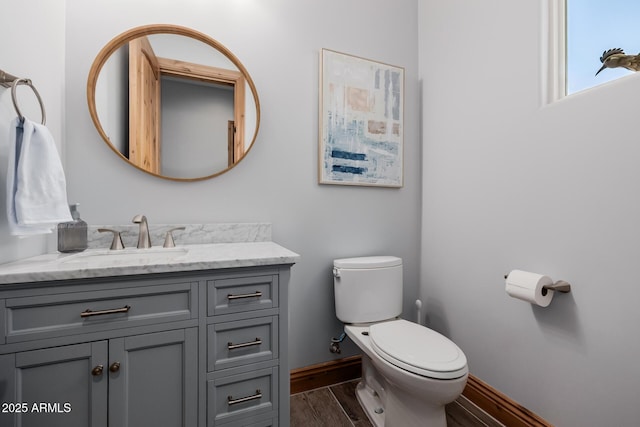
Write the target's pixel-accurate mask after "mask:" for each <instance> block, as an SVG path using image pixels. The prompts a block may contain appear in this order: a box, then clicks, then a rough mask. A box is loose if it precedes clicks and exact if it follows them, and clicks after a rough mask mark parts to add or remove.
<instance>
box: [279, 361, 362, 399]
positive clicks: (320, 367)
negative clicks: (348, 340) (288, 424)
mask: <svg viewBox="0 0 640 427" xmlns="http://www.w3.org/2000/svg"><path fill="white" fill-rule="evenodd" d="M361 372H362V358H361V356H351V357H345V358H344V359H338V360H332V361H330V362H324V363H319V364H317V365H312V366H307V367H304V368H298V369H293V370H292V371H291V394H295V393H301V392H303V391H307V390H313V389H314V388H319V387H325V386H328V385H332V384H338V383H342V382H345V381H349V380H354V379H356V378H360V375H361Z"/></svg>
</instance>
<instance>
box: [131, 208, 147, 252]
mask: <svg viewBox="0 0 640 427" xmlns="http://www.w3.org/2000/svg"><path fill="white" fill-rule="evenodd" d="M132 221H133V223H134V224H140V231H139V232H138V249H140V248H145V249H146V248H150V247H151V236H149V225H148V224H147V217H146V216H144V215H136V216H134V217H133V219H132Z"/></svg>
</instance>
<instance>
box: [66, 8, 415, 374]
mask: <svg viewBox="0 0 640 427" xmlns="http://www.w3.org/2000/svg"><path fill="white" fill-rule="evenodd" d="M417 11H418V1H417V0H401V1H397V2H389V1H386V0H369V1H367V2H362V1H358V0H329V1H324V2H317V1H312V0H305V1H299V0H267V1H265V0H242V1H233V2H229V1H221V0H214V1H211V0H208V1H202V0H188V1H182V2H170V1H157V0H138V1H136V2H131V1H124V0H108V1H107V0H97V1H91V2H87V1H85V0H68V1H67V14H66V21H67V22H66V24H67V25H66V31H67V33H66V93H65V95H66V103H67V110H66V116H67V121H66V133H67V141H66V143H67V149H68V150H67V170H68V180H69V200H70V202H80V203H81V212H82V216H83V218H84V219H85V220H86V221H87V222H89V223H90V224H120V223H121V224H125V223H129V222H130V221H131V218H133V216H134V215H135V214H137V213H144V214H146V215H147V217H148V218H149V221H150V226H151V227H153V224H159V223H178V224H179V223H197V222H250V221H266V222H271V223H272V224H273V238H274V240H275V241H276V242H278V243H280V244H282V245H284V246H286V247H288V248H290V249H291V250H294V251H296V252H298V253H300V254H301V255H302V259H301V260H300V263H299V264H297V265H296V266H294V269H293V274H292V282H291V292H290V296H291V307H290V313H291V322H290V353H291V355H290V360H291V368H296V367H301V366H307V365H311V364H314V363H319V362H323V361H327V360H331V359H332V358H335V357H344V356H348V355H350V354H354V353H355V349H354V347H353V345H349V344H346V345H345V347H344V351H343V353H342V354H341V355H333V354H331V353H329V351H328V349H329V340H330V338H331V337H332V336H337V335H338V334H339V333H340V332H341V325H340V324H339V322H338V321H337V319H336V318H335V312H334V306H333V282H332V279H333V277H332V275H331V266H332V264H331V263H332V260H333V259H334V258H337V257H345V256H357V255H371V254H393V255H397V256H400V257H402V258H404V261H405V278H406V293H405V294H406V295H405V296H406V298H405V300H406V305H405V306H406V307H407V309H408V310H410V309H412V307H413V304H412V303H411V301H412V300H414V299H415V298H416V296H417V292H418V273H419V265H418V263H419V246H420V244H419V240H420V233H419V231H418V230H419V227H420V197H421V193H420V188H421V180H420V162H421V159H420V158H421V148H420V138H419V120H420V115H419V105H420V102H419V99H420V93H419V87H418V59H417V58H418V27H417V24H418V20H417ZM150 23H173V24H177V25H184V26H188V27H191V28H194V29H196V30H198V31H201V32H203V33H206V34H208V35H210V36H211V37H213V38H214V39H216V40H218V41H219V42H221V43H222V44H224V45H225V46H226V47H228V48H229V49H230V50H231V51H233V52H234V54H235V55H236V56H237V57H238V58H239V59H240V61H241V62H242V63H243V64H244V66H245V67H246V68H247V69H248V71H249V73H250V74H251V77H252V78H253V80H254V82H255V84H256V87H257V89H258V94H259V96H260V105H261V112H262V115H261V121H260V131H259V134H258V138H257V141H256V143H255V146H254V147H253V148H252V149H251V151H250V152H249V154H248V155H247V156H246V158H245V159H244V160H243V161H242V162H241V163H240V164H239V165H238V166H236V167H235V168H234V169H232V170H231V171H230V172H228V173H226V174H224V175H221V176H219V177H216V178H214V179H212V180H208V181H202V182H195V183H180V182H173V181H167V180H162V179H158V178H154V177H152V176H150V175H147V174H145V173H143V172H140V171H138V170H136V169H134V168H133V167H131V166H130V165H128V164H126V163H125V162H124V161H122V160H121V159H119V158H117V157H116V156H115V155H114V153H112V152H111V150H110V149H109V148H108V147H107V145H106V144H105V143H104V142H103V141H102V140H101V139H100V137H99V135H98V133H97V132H96V130H95V129H94V127H93V124H92V122H91V119H90V117H89V113H88V110H87V102H86V89H85V86H86V81H87V75H88V72H89V68H90V66H91V64H92V61H93V59H94V58H95V56H96V54H97V53H98V51H99V50H100V49H101V48H102V46H104V44H105V43H107V42H108V41H109V40H110V39H111V38H112V37H114V36H115V35H117V34H119V33H121V32H123V31H125V30H127V29H129V28H131V27H134V26H138V25H145V24H150ZM323 47H325V48H330V49H334V50H338V51H342V52H347V53H350V54H354V55H358V56H362V57H365V58H371V59H375V60H378V61H382V62H386V63H390V64H393V65H398V66H402V67H405V71H406V87H405V94H406V100H405V102H406V103H405V124H406V126H405V186H404V188H402V189H381V188H364V187H359V188H354V187H343V186H326V185H324V186H320V185H318V184H317V143H318V141H317V139H318V137H317V135H318V119H317V117H318V57H319V51H320V49H321V48H323ZM408 315H411V316H412V315H413V312H412V311H408Z"/></svg>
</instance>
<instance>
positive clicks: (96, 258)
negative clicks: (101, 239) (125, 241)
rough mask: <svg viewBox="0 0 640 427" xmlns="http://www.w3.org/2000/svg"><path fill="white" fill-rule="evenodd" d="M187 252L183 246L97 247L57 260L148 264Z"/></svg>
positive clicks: (77, 262)
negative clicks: (115, 248)
mask: <svg viewBox="0 0 640 427" xmlns="http://www.w3.org/2000/svg"><path fill="white" fill-rule="evenodd" d="M188 253H189V249H187V248H184V247H175V248H162V247H154V248H148V249H137V248H126V249H122V250H110V249H98V250H88V251H86V252H80V253H78V254H74V255H69V256H66V257H64V258H61V259H59V260H58V262H60V263H62V264H96V265H98V264H99V265H100V266H104V267H109V266H112V265H148V264H163V263H166V262H169V261H174V260H177V259H179V258H180V257H183V256H185V255H187V254H188Z"/></svg>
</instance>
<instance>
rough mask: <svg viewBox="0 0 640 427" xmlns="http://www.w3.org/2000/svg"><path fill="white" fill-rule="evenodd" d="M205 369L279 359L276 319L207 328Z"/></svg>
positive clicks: (250, 320) (220, 324) (210, 369)
mask: <svg viewBox="0 0 640 427" xmlns="http://www.w3.org/2000/svg"><path fill="white" fill-rule="evenodd" d="M207 346H208V349H207V370H208V371H213V370H219V369H226V368H232V367H236V366H241V365H245V364H249V363H257V362H263V361H266V360H272V359H277V358H278V317H277V316H269V317H258V318H255V319H246V320H239V321H235V322H225V323H214V324H212V325H208V326H207Z"/></svg>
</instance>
